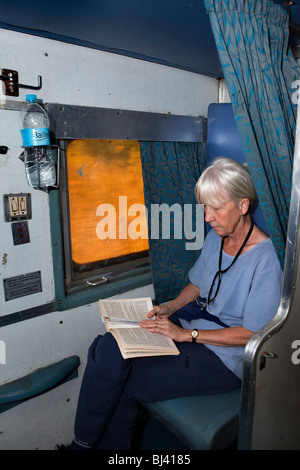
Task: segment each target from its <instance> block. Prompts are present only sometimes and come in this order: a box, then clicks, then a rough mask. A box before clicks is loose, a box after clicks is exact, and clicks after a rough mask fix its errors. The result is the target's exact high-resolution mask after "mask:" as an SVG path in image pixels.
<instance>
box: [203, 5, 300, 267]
mask: <svg viewBox="0 0 300 470" xmlns="http://www.w3.org/2000/svg"><path fill="white" fill-rule="evenodd" d="M205 4H206V9H207V12H208V13H209V17H210V21H211V25H212V29H213V33H214V37H215V41H216V44H217V48H218V52H219V56H220V60H221V63H222V67H223V73H224V78H225V82H226V85H227V88H228V92H229V95H230V98H231V102H232V107H233V111H234V114H235V119H236V122H237V126H238V129H239V132H240V136H241V140H242V145H243V150H244V153H245V158H246V161H247V163H248V166H249V169H250V172H251V175H252V178H253V180H254V184H255V187H256V190H257V193H258V198H259V201H260V204H261V206H262V210H263V212H264V217H265V220H266V223H267V226H268V230H269V235H270V237H271V239H272V241H273V243H274V246H275V249H276V252H277V254H278V257H279V259H280V262H281V263H282V265H283V264H284V254H285V239H286V233H287V223H288V213H289V203H290V192H291V181H292V165H293V148H294V130H295V122H296V105H293V102H292V93H293V91H294V90H293V88H292V84H293V82H294V80H296V79H297V78H298V75H299V70H298V66H297V64H296V62H295V60H294V59H293V57H292V55H291V53H290V51H289V48H288V36H289V32H288V15H287V13H286V12H285V11H284V10H283V9H282V8H281V7H280V6H279V5H275V4H274V3H273V2H271V1H269V0H256V1H248V0H246V1H245V0H205Z"/></svg>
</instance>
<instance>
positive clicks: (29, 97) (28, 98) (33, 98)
mask: <svg viewBox="0 0 300 470" xmlns="http://www.w3.org/2000/svg"><path fill="white" fill-rule="evenodd" d="M26 101H36V95H26Z"/></svg>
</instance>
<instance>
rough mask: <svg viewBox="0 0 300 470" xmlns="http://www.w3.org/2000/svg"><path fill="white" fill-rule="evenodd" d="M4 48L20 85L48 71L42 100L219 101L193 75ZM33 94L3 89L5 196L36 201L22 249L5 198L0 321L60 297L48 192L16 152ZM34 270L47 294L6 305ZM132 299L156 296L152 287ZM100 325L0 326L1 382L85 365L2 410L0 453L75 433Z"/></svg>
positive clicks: (108, 59) (167, 107) (79, 319)
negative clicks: (70, 361)
mask: <svg viewBox="0 0 300 470" xmlns="http://www.w3.org/2000/svg"><path fill="white" fill-rule="evenodd" d="M0 45H1V68H6V69H12V70H17V71H18V73H19V81H20V83H24V84H29V85H37V76H38V75H41V76H42V79H43V87H42V90H40V91H38V92H37V96H38V98H39V99H42V100H43V102H44V103H47V102H52V103H64V104H71V105H82V106H98V107H108V108H116V109H129V110H137V111H148V112H159V113H168V112H170V113H172V114H181V115H192V116H199V115H202V116H206V113H207V108H208V105H209V104H210V103H211V102H216V101H217V100H218V82H217V81H216V80H214V79H210V78H207V77H203V76H200V75H197V74H194V73H190V72H185V71H182V70H177V69H174V68H169V67H165V66H162V65H157V64H153V63H149V62H145V61H139V60H136V59H132V58H127V57H124V56H118V55H115V54H110V53H106V52H101V51H96V50H93V49H87V48H82V47H79V46H73V45H70V44H64V43H61V42H58V41H52V40H48V39H43V38H37V37H34V36H29V35H25V34H21V33H15V32H11V31H6V30H1V29H0ZM27 93H31V91H30V90H28V91H26V90H22V89H21V90H20V96H19V97H18V98H13V97H5V96H4V95H3V94H2V92H0V145H6V146H7V147H9V151H8V153H7V155H0V188H1V199H2V197H3V194H9V193H20V192H31V197H32V219H31V220H30V221H29V224H28V225H29V232H30V243H28V244H25V245H19V246H14V244H13V240H12V233H11V224H10V223H7V222H4V217H3V204H2V203H1V204H0V231H1V242H0V247H1V254H0V260H1V263H0V283H1V286H0V319H1V316H2V315H7V314H10V313H14V312H17V311H18V310H24V309H27V308H30V307H36V306H39V305H43V304H45V303H48V302H52V301H53V299H54V296H55V292H54V281H53V268H52V252H51V240H50V222H49V203H48V196H47V194H45V193H43V192H41V191H36V190H33V189H32V188H30V187H29V186H28V185H27V182H26V179H25V172H24V164H23V163H22V162H21V161H20V160H19V158H18V157H19V155H20V154H21V152H22V149H21V145H22V143H21V135H20V131H19V122H18V118H19V111H18V109H19V108H20V105H21V102H23V101H24V100H25V94H27ZM33 93H34V92H33ZM37 270H40V271H41V273H42V287H43V291H42V292H41V293H38V294H33V295H29V296H26V297H21V298H19V299H15V300H10V301H8V302H5V300H4V291H3V282H2V280H3V279H4V278H7V277H12V276H17V275H21V274H24V273H29V272H33V271H37ZM129 295H131V296H140V295H141V296H143V295H150V296H153V291H152V286H148V287H145V288H143V289H139V290H138V291H137V292H135V291H133V292H131V293H129ZM127 296H128V294H127ZM95 331H98V332H99V333H101V332H103V328H102V325H101V322H100V316H99V309H98V305H97V303H94V304H92V305H87V306H84V307H79V308H76V309H73V310H69V311H65V312H54V313H51V314H47V315H44V316H41V317H37V318H35V319H32V320H26V321H23V322H20V323H17V324H12V325H9V326H6V327H2V328H0V340H1V341H4V343H5V346H6V364H0V377H1V378H0V383H5V382H7V381H10V380H13V379H15V378H18V377H22V376H24V375H26V374H28V373H30V372H31V371H33V370H35V369H37V368H39V367H43V366H46V365H48V364H51V363H53V362H55V361H57V360H60V359H62V358H64V357H66V356H69V355H72V354H78V355H79V356H80V358H81V362H82V366H81V367H80V378H79V379H77V380H73V381H71V382H69V383H67V384H65V385H63V386H61V387H59V388H57V389H55V390H54V391H52V392H50V393H47V394H45V395H43V396H41V397H39V398H36V399H34V400H30V401H28V402H26V403H24V404H22V405H19V406H17V407H15V408H13V409H11V410H8V411H6V412H5V413H2V414H1V417H0V423H1V424H0V449H34V448H40V449H52V448H53V447H54V445H55V443H56V442H64V441H67V440H68V439H69V438H71V436H72V427H73V419H74V413H75V406H76V400H77V395H78V388H79V385H80V379H81V375H82V370H83V367H84V363H85V358H86V353H87V348H88V346H89V344H90V343H91V341H92V340H93V338H94V336H95Z"/></svg>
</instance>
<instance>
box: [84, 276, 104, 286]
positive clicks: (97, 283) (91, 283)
mask: <svg viewBox="0 0 300 470" xmlns="http://www.w3.org/2000/svg"><path fill="white" fill-rule="evenodd" d="M106 282H109V279H108V278H107V277H101V278H100V279H99V280H98V281H95V282H91V281H86V283H87V284H88V285H89V286H92V287H95V286H100V285H101V284H105V283H106Z"/></svg>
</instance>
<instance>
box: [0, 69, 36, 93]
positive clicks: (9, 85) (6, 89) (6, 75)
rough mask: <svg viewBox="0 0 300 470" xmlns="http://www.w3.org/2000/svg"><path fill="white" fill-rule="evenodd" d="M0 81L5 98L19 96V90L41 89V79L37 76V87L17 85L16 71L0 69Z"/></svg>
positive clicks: (17, 76) (17, 75)
mask: <svg viewBox="0 0 300 470" xmlns="http://www.w3.org/2000/svg"><path fill="white" fill-rule="evenodd" d="M1 72H2V75H0V79H1V80H3V93H4V95H6V96H19V88H26V89H28V90H40V89H41V88H42V77H41V76H40V75H38V85H37V86H34V85H22V84H21V83H19V74H18V72H17V71H16V70H8V69H2V70H1Z"/></svg>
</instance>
